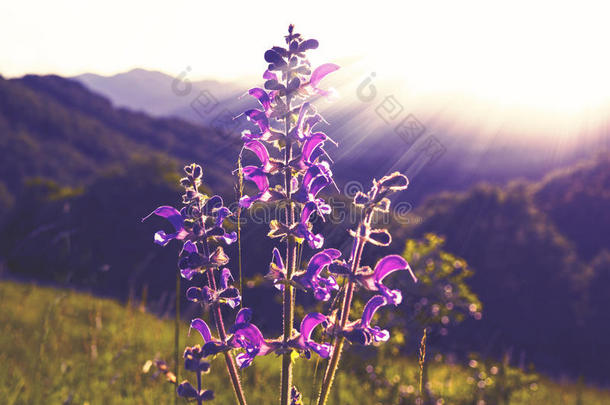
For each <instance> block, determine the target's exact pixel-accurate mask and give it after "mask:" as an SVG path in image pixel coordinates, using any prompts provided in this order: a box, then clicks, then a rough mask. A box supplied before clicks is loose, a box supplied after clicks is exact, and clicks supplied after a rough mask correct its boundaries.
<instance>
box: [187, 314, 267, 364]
mask: <svg viewBox="0 0 610 405" xmlns="http://www.w3.org/2000/svg"><path fill="white" fill-rule="evenodd" d="M251 317H252V310H251V309H250V308H242V309H241V310H240V311H239V312H238V313H237V316H236V317H235V324H234V325H233V327H232V328H231V329H230V332H232V333H233V335H232V336H231V337H230V338H229V339H228V340H227V342H226V343H225V342H222V341H220V340H217V339H214V338H213V337H212V334H211V333H210V328H209V327H208V325H207V324H206V323H205V321H203V320H202V319H199V318H196V319H193V320H192V321H191V328H192V329H195V330H197V331H198V332H199V333H200V334H201V337H202V338H203V341H204V343H205V344H204V345H203V357H207V356H212V355H215V354H218V353H221V352H224V351H228V350H231V349H238V348H242V349H244V350H245V351H244V352H243V353H239V354H238V355H237V356H235V360H236V361H237V364H238V365H239V367H241V368H245V367H248V366H249V365H250V364H251V363H252V360H254V358H255V357H256V356H258V355H261V356H262V355H265V354H267V353H268V352H269V346H268V345H267V344H266V342H265V339H264V337H263V334H262V333H261V331H260V330H259V329H258V328H257V327H256V326H255V325H254V324H252V323H250V319H251Z"/></svg>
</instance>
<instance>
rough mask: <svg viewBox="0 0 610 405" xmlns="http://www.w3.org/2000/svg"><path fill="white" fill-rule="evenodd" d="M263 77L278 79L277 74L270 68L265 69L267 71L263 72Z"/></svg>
mask: <svg viewBox="0 0 610 405" xmlns="http://www.w3.org/2000/svg"><path fill="white" fill-rule="evenodd" d="M263 79H265V80H277V74H275V73H273V72H270V71H268V70H265V73H263Z"/></svg>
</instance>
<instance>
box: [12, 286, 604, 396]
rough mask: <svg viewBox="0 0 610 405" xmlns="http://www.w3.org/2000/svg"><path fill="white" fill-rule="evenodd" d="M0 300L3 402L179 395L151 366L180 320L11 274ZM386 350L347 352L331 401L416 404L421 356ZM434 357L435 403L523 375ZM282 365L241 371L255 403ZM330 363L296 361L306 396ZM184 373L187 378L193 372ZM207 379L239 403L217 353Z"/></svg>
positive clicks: (540, 389) (568, 387) (571, 392)
mask: <svg viewBox="0 0 610 405" xmlns="http://www.w3.org/2000/svg"><path fill="white" fill-rule="evenodd" d="M0 307H1V308H2V311H0V364H2V365H3V367H1V368H0V403H1V404H3V405H4V404H5V405H16V404H44V405H47V404H89V405H97V404H100V405H101V404H117V405H120V404H172V403H173V402H174V393H173V385H172V384H170V383H168V382H166V381H165V378H164V375H163V374H159V373H158V372H156V368H155V367H154V366H153V367H152V368H151V369H150V370H149V371H148V372H146V373H145V372H144V367H143V366H144V365H145V364H146V362H147V361H148V360H151V359H155V358H158V359H165V360H168V362H169V363H170V364H171V359H172V358H173V355H172V348H173V334H174V325H173V322H172V320H164V319H159V318H158V317H155V316H154V315H152V314H149V313H146V311H145V310H143V309H142V308H140V306H139V305H137V304H135V305H123V304H120V303H117V302H115V301H113V300H109V299H102V298H96V297H92V296H90V295H87V294H83V293H78V292H74V291H71V290H63V289H53V288H47V287H38V286H34V285H31V284H21V283H15V282H8V281H3V282H1V283H0ZM187 334H188V327H187V322H184V327H183V331H182V334H181V336H182V337H183V338H185V339H186V343H187V344H190V345H192V344H196V343H198V339H199V336H198V334H196V333H194V334H192V335H191V336H190V337H187ZM182 343H184V342H181V344H182ZM378 353H379V354H378V355H377V357H376V358H372V359H367V360H362V359H361V358H358V357H356V356H354V355H353V354H352V355H350V354H348V355H347V356H345V357H344V362H343V366H344V368H343V369H342V372H341V373H340V374H339V375H338V379H337V384H336V386H335V387H336V389H335V392H334V393H333V395H334V396H332V397H331V401H330V403H332V404H344V405H347V404H364V403H366V404H371V403H375V404H384V405H385V404H411V403H417V402H416V398H417V396H418V393H419V378H420V368H419V364H418V361H417V359H415V358H412V359H409V358H402V357H396V356H393V355H392V353H389V352H388V350H385V349H384V350H380V351H379V352H378ZM314 358H315V357H314ZM429 360H430V361H429V362H428V363H427V364H428V366H427V378H428V384H427V386H428V388H429V391H430V393H431V394H432V396H433V397H434V399H432V400H431V401H432V403H437V404H478V403H481V404H482V403H487V404H492V403H496V402H492V401H499V402H497V403H498V404H501V403H503V402H500V401H502V398H505V397H503V395H504V394H497V392H500V391H502V389H500V388H502V387H500V385H501V384H500V383H499V381H500V379H499V376H500V375H504V377H505V381H509V379H510V378H512V377H511V373H513V374H514V370H505V371H503V370H501V371H500V373H498V369H497V368H496V369H495V373H494V370H492V371H491V373H490V374H489V375H486V374H485V371H481V369H480V367H473V366H474V365H475V364H476V362H475V363H473V362H472V361H471V363H470V366H468V365H457V364H447V363H445V361H444V360H443V359H442V358H441V357H440V356H436V358H431V359H429ZM278 366H279V360H278V359H276V358H275V357H274V356H268V357H263V358H258V359H257V360H256V361H255V362H254V365H253V366H251V367H250V368H247V369H246V370H244V371H242V378H243V380H244V384H245V387H246V393H247V395H248V400H249V403H251V404H263V403H264V401H265V398H266V399H267V400H268V398H274V397H275V396H276V395H278V384H279V367H278ZM322 369H323V364H321V363H320V364H317V369H316V361H315V360H310V361H306V360H302V359H299V360H297V367H295V373H296V374H295V382H296V384H297V386H298V387H299V389H300V390H301V392H302V393H303V396H304V398H305V401H304V404H308V403H309V400H310V397H311V393H312V389H313V386H312V382H313V381H314V375H316V377H317V379H316V380H317V381H319V377H320V375H319V373H320V370H322ZM346 370H348V371H346ZM181 374H182V375H181V377H180V378H181V379H182V378H183V377H191V376H184V374H183V373H181ZM491 374H494V375H491ZM491 377H494V378H493V379H492V378H491ZM496 377H497V378H496ZM481 381H486V385H487V388H485V389H487V392H486V391H485V389H481ZM519 384H520V385H519ZM483 385H485V384H483ZM505 385H508V383H507V384H505ZM204 387H205V388H209V389H213V390H214V391H215V392H216V400H215V401H214V402H213V403H218V404H231V403H233V394H232V392H231V388H230V385H229V384H228V383H227V380H226V373H225V372H224V368H223V361H222V359H221V358H217V359H214V360H213V361H212V373H210V374H206V375H205V376H204ZM511 387H512V388H511V389H512V392H511V393H510V394H511V395H509V396H510V399H509V402H507V403H509V404H511V405H517V404H537V405H540V404H549V405H560V404H566V405H567V404H570V405H571V404H574V405H577V404H586V405H598V404H599V405H602V404H608V403H610V391H608V390H599V389H595V388H590V387H585V386H583V385H582V384H578V383H567V382H566V383H562V384H559V383H557V382H551V381H550V380H547V379H545V378H543V377H539V376H538V377H535V379H531V380H528V379H522V380H520V382H519V383H518V384H516V385H515V384H513V386H511ZM515 387H516V388H515ZM494 389H495V390H496V391H495V392H496V394H494V395H496V396H495V397H493V396H492V398H496V399H493V400H490V399H489V398H490V395H491V394H490V392H492V391H493V390H494ZM502 392H504V393H505V392H506V390H504V391H502ZM486 395H487V396H486ZM370 398H375V401H376V402H371V400H370ZM481 401H485V402H481ZM179 403H183V400H182V399H180V402H179Z"/></svg>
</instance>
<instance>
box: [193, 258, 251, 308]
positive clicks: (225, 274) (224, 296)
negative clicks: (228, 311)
mask: <svg viewBox="0 0 610 405" xmlns="http://www.w3.org/2000/svg"><path fill="white" fill-rule="evenodd" d="M229 280H233V276H232V275H231V270H229V269H227V268H226V267H225V268H224V269H222V273H221V275H220V290H217V291H214V290H212V289H211V288H210V287H208V286H204V287H203V288H199V287H190V288H189V289H188V290H186V298H188V299H189V300H190V301H193V302H205V303H206V304H213V305H215V304H227V305H229V306H230V307H231V308H236V307H238V306H239V304H240V303H241V295H240V293H239V290H238V289H237V288H235V287H233V286H231V285H229Z"/></svg>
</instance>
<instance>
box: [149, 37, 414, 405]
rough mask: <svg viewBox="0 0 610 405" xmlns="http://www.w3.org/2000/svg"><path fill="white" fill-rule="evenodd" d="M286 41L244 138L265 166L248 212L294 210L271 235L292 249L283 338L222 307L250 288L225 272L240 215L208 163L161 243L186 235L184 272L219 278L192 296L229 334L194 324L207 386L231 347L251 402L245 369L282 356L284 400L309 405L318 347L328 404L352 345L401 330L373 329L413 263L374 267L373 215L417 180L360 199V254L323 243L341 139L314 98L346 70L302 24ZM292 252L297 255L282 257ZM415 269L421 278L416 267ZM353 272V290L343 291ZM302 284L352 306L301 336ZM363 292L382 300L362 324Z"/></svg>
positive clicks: (232, 368) (284, 260)
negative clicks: (325, 125) (207, 177)
mask: <svg viewBox="0 0 610 405" xmlns="http://www.w3.org/2000/svg"><path fill="white" fill-rule="evenodd" d="M285 41H286V46H285V47H279V46H274V47H272V48H271V49H269V50H267V51H266V52H265V55H264V57H265V60H266V62H267V63H268V67H267V70H266V71H265V72H264V74H263V78H264V79H265V82H264V88H258V87H257V88H252V89H250V90H249V91H248V94H249V95H250V96H252V97H254V98H255V99H256V100H258V102H259V103H260V108H254V109H249V110H247V111H245V112H244V113H243V114H242V115H243V116H244V117H245V118H246V119H247V120H249V121H250V122H251V123H253V125H254V127H255V128H256V129H255V130H254V129H253V130H246V131H244V132H243V133H242V139H243V142H244V145H243V151H248V153H250V152H251V153H252V154H253V155H251V156H248V154H246V158H249V159H251V160H253V161H255V162H256V163H254V164H250V165H246V166H245V167H243V168H242V169H241V173H242V175H243V178H244V179H245V180H246V181H248V182H251V185H252V191H253V192H250V193H248V194H246V195H243V196H242V197H241V198H240V201H239V209H240V210H241V209H248V208H250V207H252V205H253V204H255V203H258V204H262V203H276V204H281V206H282V207H285V209H284V213H283V217H280V218H278V219H276V220H273V221H271V222H270V224H269V226H270V230H269V233H268V236H269V237H270V238H277V239H278V240H279V243H281V245H278V246H276V247H275V248H274V249H273V251H272V252H270V253H271V254H270V256H271V261H270V265H269V272H268V274H267V278H268V279H269V280H270V281H271V282H272V283H273V285H274V286H275V287H276V288H277V289H278V290H280V291H281V292H282V298H283V300H282V301H283V314H282V315H283V333H282V335H281V336H280V337H277V338H266V337H265V336H264V335H263V333H262V332H261V331H260V329H259V328H258V327H257V326H256V325H255V323H253V321H252V319H253V311H252V310H251V309H250V308H241V309H240V310H239V311H238V312H237V314H236V316H235V322H234V323H233V325H232V326H231V327H230V328H229V329H228V330H225V327H224V320H223V318H222V312H221V311H220V306H222V305H225V306H228V307H230V308H232V309H235V308H237V307H238V306H239V305H240V304H241V295H240V291H239V290H238V289H237V288H236V287H234V286H232V285H231V281H232V276H231V272H230V270H229V269H228V268H226V267H225V266H226V265H227V263H228V260H229V259H228V257H227V256H226V255H225V254H224V251H223V250H222V247H220V246H217V247H216V249H215V250H214V251H212V250H211V248H210V246H211V245H212V244H214V245H218V244H220V243H232V242H234V241H235V240H236V235H235V234H234V233H227V232H226V231H225V230H224V228H223V226H222V224H223V221H224V219H226V218H227V217H229V216H231V215H232V213H231V212H230V211H229V210H228V209H227V208H226V207H224V205H223V201H222V199H221V198H220V197H219V196H213V197H207V196H205V195H203V194H201V193H199V191H198V187H199V185H200V182H201V180H200V179H201V168H200V167H199V166H197V165H191V166H188V167H187V168H185V170H186V173H187V176H186V177H185V178H184V179H182V185H183V186H184V187H185V190H186V192H185V194H184V196H183V202H184V204H185V206H184V207H183V208H182V209H181V210H180V211H178V210H176V209H174V208H172V207H160V208H158V209H157V210H155V211H154V212H153V213H154V214H156V215H158V216H162V217H164V218H167V219H168V220H169V221H170V223H171V224H172V226H173V228H174V232H173V233H171V234H166V233H165V232H163V231H159V232H157V234H155V242H156V243H158V244H160V245H166V244H167V243H168V242H169V241H170V240H180V241H183V248H182V251H181V253H180V261H179V267H180V271H181V274H182V276H183V277H184V278H186V279H188V280H192V281H198V278H199V276H198V275H199V274H204V275H206V276H207V285H194V286H192V287H190V288H189V289H188V290H187V293H186V295H187V298H188V299H189V300H191V301H193V302H199V303H201V304H202V305H203V304H205V305H206V306H209V307H210V308H211V309H212V314H213V318H214V322H215V325H216V332H217V334H218V336H217V337H214V336H213V335H212V332H211V329H210V327H209V326H208V324H207V323H206V322H205V321H204V320H203V319H200V318H196V319H193V320H192V321H191V328H192V329H195V330H197V331H198V332H199V333H200V335H201V337H202V340H203V345H202V346H195V347H193V348H187V350H186V351H185V359H187V360H186V363H185V365H187V369H189V370H191V371H196V372H197V373H198V381H199V382H200V375H201V372H203V371H207V369H208V367H209V366H208V365H207V364H208V363H205V362H204V361H203V359H205V358H207V357H209V356H213V355H217V354H223V355H224V356H225V359H226V363H227V369H228V371H229V375H230V377H231V380H232V384H233V388H234V391H235V394H236V396H237V399H238V401H239V403H240V404H245V397H244V395H243V390H242V388H241V385H240V382H239V378H238V376H237V372H236V366H238V367H240V368H244V367H248V366H250V365H251V364H252V363H253V362H254V360H255V359H256V357H258V356H265V355H268V354H271V353H275V354H276V355H279V356H281V357H282V381H281V392H280V401H281V404H282V405H288V404H289V403H292V404H299V403H302V399H301V394H300V393H299V391H298V390H297V388H296V387H295V386H293V384H292V366H293V362H294V358H295V356H300V357H303V358H307V359H309V358H310V357H311V356H312V354H317V355H318V356H320V357H321V358H328V359H329V361H328V364H327V367H326V372H325V374H324V379H323V382H322V385H321V390H320V394H319V399H318V404H319V405H323V404H325V403H326V401H327V398H328V393H329V392H330V389H331V386H332V382H333V378H334V375H335V372H336V370H337V367H338V364H339V358H340V355H341V352H342V350H343V346H344V343H345V341H346V340H347V341H348V342H351V343H354V344H362V345H370V344H373V343H376V342H384V341H387V340H388V339H389V337H390V334H389V332H388V331H387V330H384V329H381V328H380V327H379V326H373V325H372V323H373V322H372V321H373V316H374V315H375V313H376V311H377V310H379V309H380V308H382V307H384V306H387V305H393V306H396V305H398V304H400V303H401V301H402V293H401V291H400V290H397V289H391V288H389V287H388V286H386V285H385V284H384V280H385V278H386V277H387V276H388V275H390V274H392V273H394V272H397V271H409V272H410V271H411V270H410V268H409V265H408V264H407V262H406V261H405V260H404V259H403V258H402V257H401V256H398V255H389V256H386V257H384V258H382V259H381V260H379V261H378V262H377V264H376V265H375V268H374V269H371V268H369V267H367V266H362V265H361V259H362V254H363V250H364V247H365V245H366V244H367V243H371V244H373V245H376V246H388V245H389V244H390V242H391V235H390V234H389V232H388V231H387V230H386V229H375V228H373V227H372V225H371V224H372V219H373V216H374V215H375V213H387V212H388V211H389V208H390V199H389V198H388V197H389V196H390V195H391V194H392V193H394V192H397V191H400V190H404V189H406V188H407V185H408V180H407V178H406V177H405V176H404V175H402V174H400V173H393V174H391V175H388V176H385V177H383V178H382V179H380V180H378V181H377V180H374V181H373V185H372V188H371V189H370V191H369V192H368V193H362V192H360V193H358V194H357V195H356V196H355V197H354V204H355V205H356V206H357V207H359V208H360V209H361V210H362V212H363V216H362V220H361V222H360V223H359V224H358V225H357V227H356V228H355V229H354V230H351V231H350V235H351V237H352V238H353V244H352V250H351V253H350V255H349V258H348V259H341V257H342V252H341V251H339V250H337V249H333V248H325V249H323V247H324V242H325V240H324V236H323V235H321V234H319V233H316V232H314V229H313V223H312V222H313V219H314V218H315V217H316V216H317V217H320V218H321V219H322V220H324V217H325V215H328V214H330V212H331V208H330V206H329V205H328V204H327V203H326V202H325V201H324V199H323V198H322V196H321V194H320V193H321V192H322V190H324V189H328V190H330V189H331V188H333V187H334V188H336V189H337V190H338V188H337V187H336V185H335V182H334V180H333V173H332V170H331V164H330V163H331V159H330V157H329V156H328V154H327V152H326V150H325V147H326V145H327V143H334V142H333V141H332V140H331V139H330V138H329V137H328V136H327V135H326V134H324V133H323V132H321V131H318V130H317V129H316V125H317V124H319V123H321V122H324V119H323V118H322V117H321V115H320V114H319V113H318V112H317V110H316V108H315V107H314V106H313V104H312V102H313V100H314V99H316V98H320V97H323V98H328V97H330V96H332V95H333V91H332V90H326V89H323V88H321V86H320V82H321V81H322V79H323V78H324V77H326V76H327V75H328V74H330V73H332V72H334V71H336V70H337V69H338V68H339V66H337V65H335V64H330V63H329V64H323V65H321V66H319V67H317V68H315V69H312V67H311V64H310V62H309V61H308V59H307V57H306V52H307V51H309V50H311V49H315V48H317V47H318V41H316V40H314V39H304V38H303V37H302V36H301V35H300V34H298V33H296V32H295V31H294V27H293V26H292V25H291V26H290V27H289V29H288V35H286V36H285ZM254 127H253V128H254ZM243 151H242V152H243ZM240 156H241V154H240ZM240 168H241V165H240ZM249 184H250V183H249ZM304 247H305V249H304ZM283 248H285V251H284V253H283V254H282V252H281V249H283ZM304 250H305V251H312V255H311V257H310V259H309V260H307V261H306V264H302V262H301V261H302V256H303V251H304ZM411 276H412V277H413V279H415V276H414V275H413V273H412V272H411ZM217 277H218V278H219V282H218V284H219V285H220V286H219V287H217V282H216V278H217ZM341 279H342V284H343V288H340V287H339V285H340V283H339V281H341ZM338 280H339V281H338ZM297 289H298V290H299V291H303V292H305V293H311V294H312V295H313V297H315V299H317V300H319V301H329V300H330V299H331V298H333V294H335V297H334V298H335V299H334V302H341V305H340V307H339V308H334V309H333V310H332V311H331V312H330V313H327V314H322V313H319V312H311V313H308V314H306V315H305V316H304V317H303V319H302V320H301V323H300V327H299V329H298V331H297V330H294V323H295V320H294V308H295V290H297ZM356 289H360V290H368V291H372V292H373V293H374V294H375V295H373V296H372V297H371V298H370V299H369V301H368V303H367V304H366V305H365V307H364V310H363V313H362V315H361V317H360V318H358V319H356V320H350V309H351V304H352V298H353V294H354V291H355V290H356ZM331 308H333V306H332V305H331ZM316 329H318V330H319V331H320V332H321V333H320V336H322V340H320V339H318V340H316V339H314V331H315V330H316ZM234 353H236V355H235V357H233V355H234ZM199 385H200V384H199ZM180 387H182V388H180V389H179V394H181V395H186V396H190V397H194V398H197V399H198V401H200V402H201V401H202V400H204V399H207V397H206V398H204V393H206V392H207V391H203V392H202V391H201V387H200V386H199V387H198V389H197V390H195V389H194V388H193V389H191V388H192V387H191V386H190V384H188V383H183V384H181V385H180ZM189 387H191V388H189ZM195 393H196V395H194V394H195Z"/></svg>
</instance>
